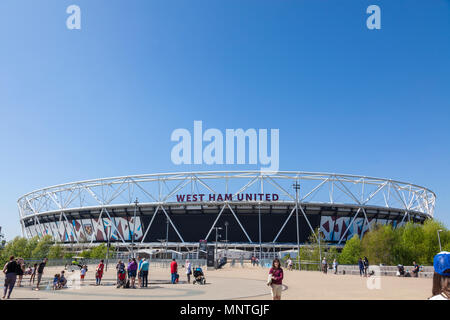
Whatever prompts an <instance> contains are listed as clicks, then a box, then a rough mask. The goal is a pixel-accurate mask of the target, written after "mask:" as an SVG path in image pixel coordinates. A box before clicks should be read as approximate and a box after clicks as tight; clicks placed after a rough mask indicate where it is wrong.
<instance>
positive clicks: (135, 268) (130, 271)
mask: <svg viewBox="0 0 450 320" xmlns="http://www.w3.org/2000/svg"><path fill="white" fill-rule="evenodd" d="M138 261H139V262H138ZM148 271H149V263H148V261H147V259H146V258H141V259H140V258H139V257H138V258H137V259H136V258H130V259H128V264H127V265H126V266H125V263H124V262H123V261H122V260H119V262H118V263H117V265H116V272H117V288H120V287H123V288H132V289H136V277H137V278H138V286H139V287H140V288H147V287H148ZM127 277H128V280H127Z"/></svg>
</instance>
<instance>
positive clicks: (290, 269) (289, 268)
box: [287, 258, 293, 271]
mask: <svg viewBox="0 0 450 320" xmlns="http://www.w3.org/2000/svg"><path fill="white" fill-rule="evenodd" d="M292 264H293V262H292V259H291V258H289V259H288V260H287V267H288V270H289V271H292Z"/></svg>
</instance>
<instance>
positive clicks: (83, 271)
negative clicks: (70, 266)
mask: <svg viewBox="0 0 450 320" xmlns="http://www.w3.org/2000/svg"><path fill="white" fill-rule="evenodd" d="M85 275H86V266H83V268H81V271H80V277H81V281H84V276H85Z"/></svg>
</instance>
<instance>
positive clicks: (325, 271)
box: [322, 257, 328, 274]
mask: <svg viewBox="0 0 450 320" xmlns="http://www.w3.org/2000/svg"><path fill="white" fill-rule="evenodd" d="M322 271H323V273H325V274H326V273H327V271H328V264H327V259H326V258H325V257H323V259H322Z"/></svg>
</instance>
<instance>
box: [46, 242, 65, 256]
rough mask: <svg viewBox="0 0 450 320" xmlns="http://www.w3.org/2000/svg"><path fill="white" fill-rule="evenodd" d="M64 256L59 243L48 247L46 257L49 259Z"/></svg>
mask: <svg viewBox="0 0 450 320" xmlns="http://www.w3.org/2000/svg"><path fill="white" fill-rule="evenodd" d="M63 257H64V249H63V247H62V246H61V245H59V244H54V245H52V246H51V247H50V250H49V251H48V258H49V259H61V258H63Z"/></svg>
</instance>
